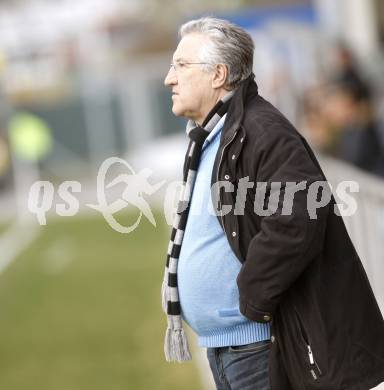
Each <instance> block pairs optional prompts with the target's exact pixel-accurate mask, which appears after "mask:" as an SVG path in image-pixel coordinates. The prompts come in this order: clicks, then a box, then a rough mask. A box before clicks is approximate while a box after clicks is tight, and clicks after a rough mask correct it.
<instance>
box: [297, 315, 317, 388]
mask: <svg viewBox="0 0 384 390" xmlns="http://www.w3.org/2000/svg"><path fill="white" fill-rule="evenodd" d="M294 315H295V319H296V323H297V328H298V333H299V335H300V340H299V341H300V343H301V346H300V348H301V349H302V351H303V354H302V356H303V359H304V361H305V365H306V366H307V367H308V368H309V373H310V376H311V378H312V379H313V380H315V381H317V380H318V379H319V377H321V376H322V375H323V373H322V371H321V368H320V367H319V364H318V363H317V361H316V351H314V350H313V346H312V344H311V340H310V338H309V337H308V332H307V330H306V328H305V326H304V323H303V321H302V320H301V318H300V315H299V313H298V311H297V310H296V309H294Z"/></svg>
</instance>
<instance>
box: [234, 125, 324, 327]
mask: <svg viewBox="0 0 384 390" xmlns="http://www.w3.org/2000/svg"><path fill="white" fill-rule="evenodd" d="M308 149H309V147H308V146H307V144H304V141H303V140H302V139H301V136H300V135H299V134H298V133H297V132H296V131H295V130H294V129H288V131H287V129H286V128H285V129H284V128H278V127H276V128H274V127H271V128H269V129H267V130H266V131H265V132H264V133H263V135H262V136H261V137H260V139H259V140H258V141H257V142H256V145H255V146H254V151H253V158H254V159H255V161H257V162H255V163H254V165H255V166H254V169H255V172H254V177H255V180H256V182H265V183H267V189H268V188H271V187H270V185H271V183H272V182H281V183H282V187H281V188H282V189H283V190H281V191H280V198H279V199H280V201H279V204H278V208H277V210H276V212H275V213H273V214H272V215H270V216H264V217H260V216H258V217H255V218H260V230H259V231H258V233H257V234H256V235H255V236H254V237H253V238H252V239H251V241H250V244H249V247H248V249H247V254H246V258H245V262H244V263H243V265H242V268H241V270H240V272H239V275H238V277H237V284H238V288H239V294H240V312H241V313H242V314H243V315H244V316H246V317H247V318H249V319H251V320H253V321H258V322H269V321H271V320H272V319H273V313H274V311H275V309H276V306H277V305H278V303H279V302H280V300H281V299H282V297H283V295H284V293H285V292H286V291H287V290H288V289H289V287H290V286H291V285H292V284H293V283H294V282H295V280H296V279H297V278H298V277H299V276H300V274H301V273H302V272H303V271H304V270H305V268H306V267H307V266H308V264H309V263H310V262H311V260H313V259H314V258H315V257H316V255H317V254H319V252H320V251H321V247H322V241H323V236H324V231H325V223H326V216H327V214H328V208H329V205H326V206H324V207H321V208H318V209H317V210H316V215H317V218H316V219H311V218H310V214H309V213H308V208H307V195H308V188H309V186H310V185H311V184H312V183H314V182H317V181H324V180H325V177H324V175H323V173H322V171H321V169H320V167H319V166H318V163H317V161H316V160H315V157H314V155H313V153H312V151H310V150H308ZM301 181H305V182H306V189H304V190H300V191H298V192H296V193H295V194H294V198H293V203H292V213H290V215H284V214H286V211H285V212H284V213H283V212H282V205H283V201H282V199H283V198H284V194H285V192H288V191H287V190H286V188H288V185H289V184H287V183H289V182H290V183H293V182H295V183H299V182H301ZM255 187H256V183H255ZM271 194H272V192H268V190H267V191H266V195H265V202H264V204H267V203H266V202H268V200H269V199H268V198H269V197H271ZM256 201H257V200H256ZM311 215H312V217H313V213H312V214H311Z"/></svg>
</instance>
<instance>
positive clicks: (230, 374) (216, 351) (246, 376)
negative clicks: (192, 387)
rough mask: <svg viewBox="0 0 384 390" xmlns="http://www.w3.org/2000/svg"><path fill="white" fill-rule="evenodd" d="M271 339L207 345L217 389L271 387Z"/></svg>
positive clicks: (234, 389)
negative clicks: (239, 343) (216, 346)
mask: <svg viewBox="0 0 384 390" xmlns="http://www.w3.org/2000/svg"><path fill="white" fill-rule="evenodd" d="M270 349H271V341H270V340H263V341H259V342H256V343H251V344H247V345H239V346H234V347H220V348H207V358H208V361H209V365H210V367H211V371H212V374H213V379H214V380H215V383H216V388H217V390H269V375H268V367H269V365H268V363H269V351H270Z"/></svg>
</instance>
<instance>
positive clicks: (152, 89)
mask: <svg viewBox="0 0 384 390" xmlns="http://www.w3.org/2000/svg"><path fill="white" fill-rule="evenodd" d="M203 15H211V16H216V17H222V18H226V19H229V20H231V21H233V22H235V23H237V24H239V25H240V26H242V27H244V28H246V29H247V30H248V31H249V32H250V33H251V34H252V36H253V38H254V41H255V44H256V51H255V58H254V72H255V74H256V81H257V82H258V85H259V90H260V93H261V95H263V96H264V97H265V98H267V99H268V100H270V101H271V102H272V103H273V104H274V105H276V106H277V107H278V108H279V109H280V110H281V111H282V112H283V113H284V114H285V115H286V116H287V117H288V118H289V119H290V120H291V121H292V122H293V123H294V125H295V126H296V127H297V128H298V129H299V131H300V132H302V133H303V134H304V136H305V137H306V138H307V139H308V141H309V142H310V144H311V145H312V146H313V148H314V149H315V150H316V152H317V153H318V156H319V159H320V162H321V164H322V166H323V168H324V170H325V173H326V175H327V177H328V179H329V181H330V182H331V184H333V185H334V186H336V185H337V183H338V182H340V181H341V180H354V181H356V182H358V183H359V187H360V190H359V192H358V193H355V194H353V195H354V198H355V200H356V202H357V204H358V211H357V213H356V214H355V215H353V216H352V217H345V223H346V225H347V228H348V230H349V232H350V234H351V236H352V239H353V241H354V243H355V245H356V247H357V250H358V252H359V254H360V255H361V257H362V260H363V263H364V267H365V269H366V271H367V273H368V276H369V279H370V281H371V283H372V287H373V289H374V292H375V294H376V297H377V299H378V301H379V304H380V307H381V309H382V310H383V307H384V264H383V259H384V51H383V47H384V2H383V1H382V0H313V1H310V0H301V1H300V0H297V1H294V0H259V1H257V0H254V1H252V0H238V1H236V2H234V1H228V0H204V1H202V0H194V1H192V0H178V1H172V0H163V1H160V0H140V1H139V0H124V1H123V0H108V1H106V0H28V1H26V0H1V1H0V329H1V332H0V373H1V375H0V388H2V389H7V390H27V389H28V390H33V389H39V390H44V389H49V390H64V389H65V390H68V389H71V390H77V389H79V390H80V389H81V390H87V389H92V390H98V389H100V390H101V389H103V390H105V389H108V390H117V389H125V390H126V389H135V390H136V389H180V388H183V389H191V390H192V389H196V390H197V389H209V388H212V384H211V381H210V374H209V372H208V370H207V367H206V362H205V360H204V356H203V354H204V351H199V350H197V348H196V347H194V349H195V351H194V352H195V356H196V359H194V360H193V361H192V362H188V363H186V364H183V365H175V364H173V365H170V364H166V363H165V362H164V359H163V336H164V333H165V327H166V322H165V318H164V316H163V315H162V312H161V310H160V299H159V291H160V285H161V281H162V273H163V266H164V261H165V252H166V247H167V244H168V232H169V221H168V220H167V218H166V215H165V214H166V213H165V211H164V209H163V206H162V205H163V200H164V193H165V192H164V189H165V188H166V186H163V189H162V191H160V192H158V193H157V194H156V196H153V197H146V200H147V201H148V202H149V203H150V205H151V206H152V210H153V212H154V218H155V220H156V227H155V226H153V224H151V223H150V222H149V220H148V219H147V218H141V220H140V216H141V214H140V210H138V209H137V207H132V205H131V206H130V207H129V205H128V207H127V208H126V209H125V208H124V209H122V210H121V211H120V212H117V214H116V215H115V218H116V220H118V221H119V223H120V224H121V225H123V226H131V225H133V224H135V223H136V222H137V221H139V222H140V224H139V225H138V227H137V228H136V229H135V230H134V231H133V232H131V233H130V234H122V233H120V232H118V231H116V230H114V229H112V228H111V226H110V225H109V224H108V223H107V222H106V220H105V219H104V218H103V215H101V214H100V212H98V211H97V210H95V209H91V208H89V207H87V206H86V205H87V203H92V204H95V203H97V202H100V199H99V198H98V197H97V194H96V185H97V179H96V178H97V173H98V170H99V168H100V165H101V164H102V163H103V161H105V159H106V158H108V157H111V156H117V157H120V158H122V159H124V160H125V161H127V162H128V163H129V165H130V167H131V173H132V172H133V171H135V172H137V171H139V170H141V169H143V168H150V169H151V175H150V177H149V176H148V181H149V182H150V183H151V184H155V183H157V182H159V181H163V180H165V181H166V182H167V183H170V182H171V181H172V180H176V179H180V174H181V166H182V160H183V155H184V152H185V146H186V139H185V133H184V126H185V120H183V119H180V118H175V117H174V116H173V114H172V112H171V96H170V91H168V90H167V89H166V88H165V87H164V85H163V79H164V76H165V74H166V73H167V72H168V69H169V63H170V60H171V57H172V52H173V50H174V49H175V46H176V45H177V41H178V36H177V29H178V27H179V26H180V24H182V23H183V22H185V21H187V20H189V19H192V18H197V17H200V16H203ZM126 169H127V166H124V164H120V166H119V167H116V166H115V167H114V169H113V170H112V169H111V171H113V173H114V174H116V173H123V172H125V173H126ZM146 172H147V171H146ZM147 173H148V172H147ZM37 180H44V181H49V182H51V183H52V187H49V188H48V187H47V188H46V190H47V191H46V192H45V193H43V192H41V193H39V194H40V197H41V199H40V198H39V199H40V201H41V202H42V203H41V204H43V203H44V202H46V208H45V209H44V210H46V211H47V214H48V217H47V220H46V224H45V225H40V224H39V223H38V221H37V217H36V215H35V214H33V213H31V211H30V210H28V208H27V206H28V199H29V198H28V197H29V194H30V188H31V185H32V183H34V182H35V181H37ZM68 180H71V181H78V182H80V184H81V188H78V189H77V190H78V191H77V192H76V193H72V198H71V197H70V195H71V194H68V193H66V194H65V193H64V192H65V191H62V192H60V189H59V188H60V185H61V183H63V182H65V181H68ZM123 189H124V186H117V187H116V186H115V188H114V189H111V191H110V192H109V193H108V194H107V196H108V199H110V200H111V199H114V200H119V199H121V197H122V191H123ZM72 190H73V191H72V192H75V190H74V189H73V188H72ZM47 194H48V195H49V196H48V195H47ZM46 195H47V197H45V196H46ZM141 195H143V194H141ZM73 197H75V198H76V199H77V200H78V201H77V206H78V207H75V208H74V209H71V207H69V202H70V201H71V200H72V201H73ZM143 198H145V196H144V195H143ZM44 199H45V200H44ZM75 203H76V202H75ZM126 205H127V204H126ZM75 206H76V204H75ZM36 207H37V206H36ZM30 208H31V205H30ZM60 210H61V211H60ZM63 210H64V211H63ZM117 211H119V210H117ZM60 213H61V214H62V216H60V215H58V214H60ZM64 214H65V215H64Z"/></svg>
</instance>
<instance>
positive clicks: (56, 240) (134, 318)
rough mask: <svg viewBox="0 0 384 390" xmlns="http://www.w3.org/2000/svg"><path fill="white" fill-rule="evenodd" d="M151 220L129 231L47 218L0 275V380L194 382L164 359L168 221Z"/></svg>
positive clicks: (45, 385) (51, 385)
mask: <svg viewBox="0 0 384 390" xmlns="http://www.w3.org/2000/svg"><path fill="white" fill-rule="evenodd" d="M124 218H125V219H126V223H127V221H128V220H129V218H131V217H127V216H125V217H124ZM156 220H157V222H158V227H157V228H155V227H153V226H152V225H150V224H149V223H148V222H147V221H146V220H144V219H143V220H142V222H141V223H140V225H139V227H138V228H137V229H136V230H135V231H134V232H132V233H130V234H120V233H117V232H115V231H113V230H112V229H111V228H110V227H109V226H108V225H107V223H106V222H105V221H104V219H102V218H96V217H95V218H82V219H77V218H69V219H65V218H60V219H58V220H52V221H51V220H48V225H47V226H46V227H43V228H42V233H41V235H40V236H39V238H38V239H37V240H36V241H35V242H34V243H33V244H32V245H31V246H30V247H29V248H28V249H27V250H26V251H25V252H24V253H23V254H22V255H21V256H20V257H19V258H17V259H16V260H15V261H14V263H13V264H12V265H11V266H10V267H9V268H8V269H7V270H6V271H5V272H4V273H3V274H1V275H0V330H1V331H0V389H4V390H88V389H89V390H120V389H121V390H123V389H124V390H127V389H129V390H130V389H134V390H140V389H146V390H147V389H156V390H157V389H159V390H161V389H183V390H184V389H185V390H188V389H190V390H197V389H200V382H199V376H198V373H197V369H196V365H195V363H193V362H188V363H183V364H169V363H166V362H165V361H164V357H163V337H164V333H165V327H166V320H165V317H164V315H163V313H162V312H161V308H160V297H159V291H160V285H161V280H162V273H163V266H164V253H165V250H166V246H167V240H168V228H167V226H165V223H164V220H163V219H162V217H160V216H159V215H157V218H156Z"/></svg>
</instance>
